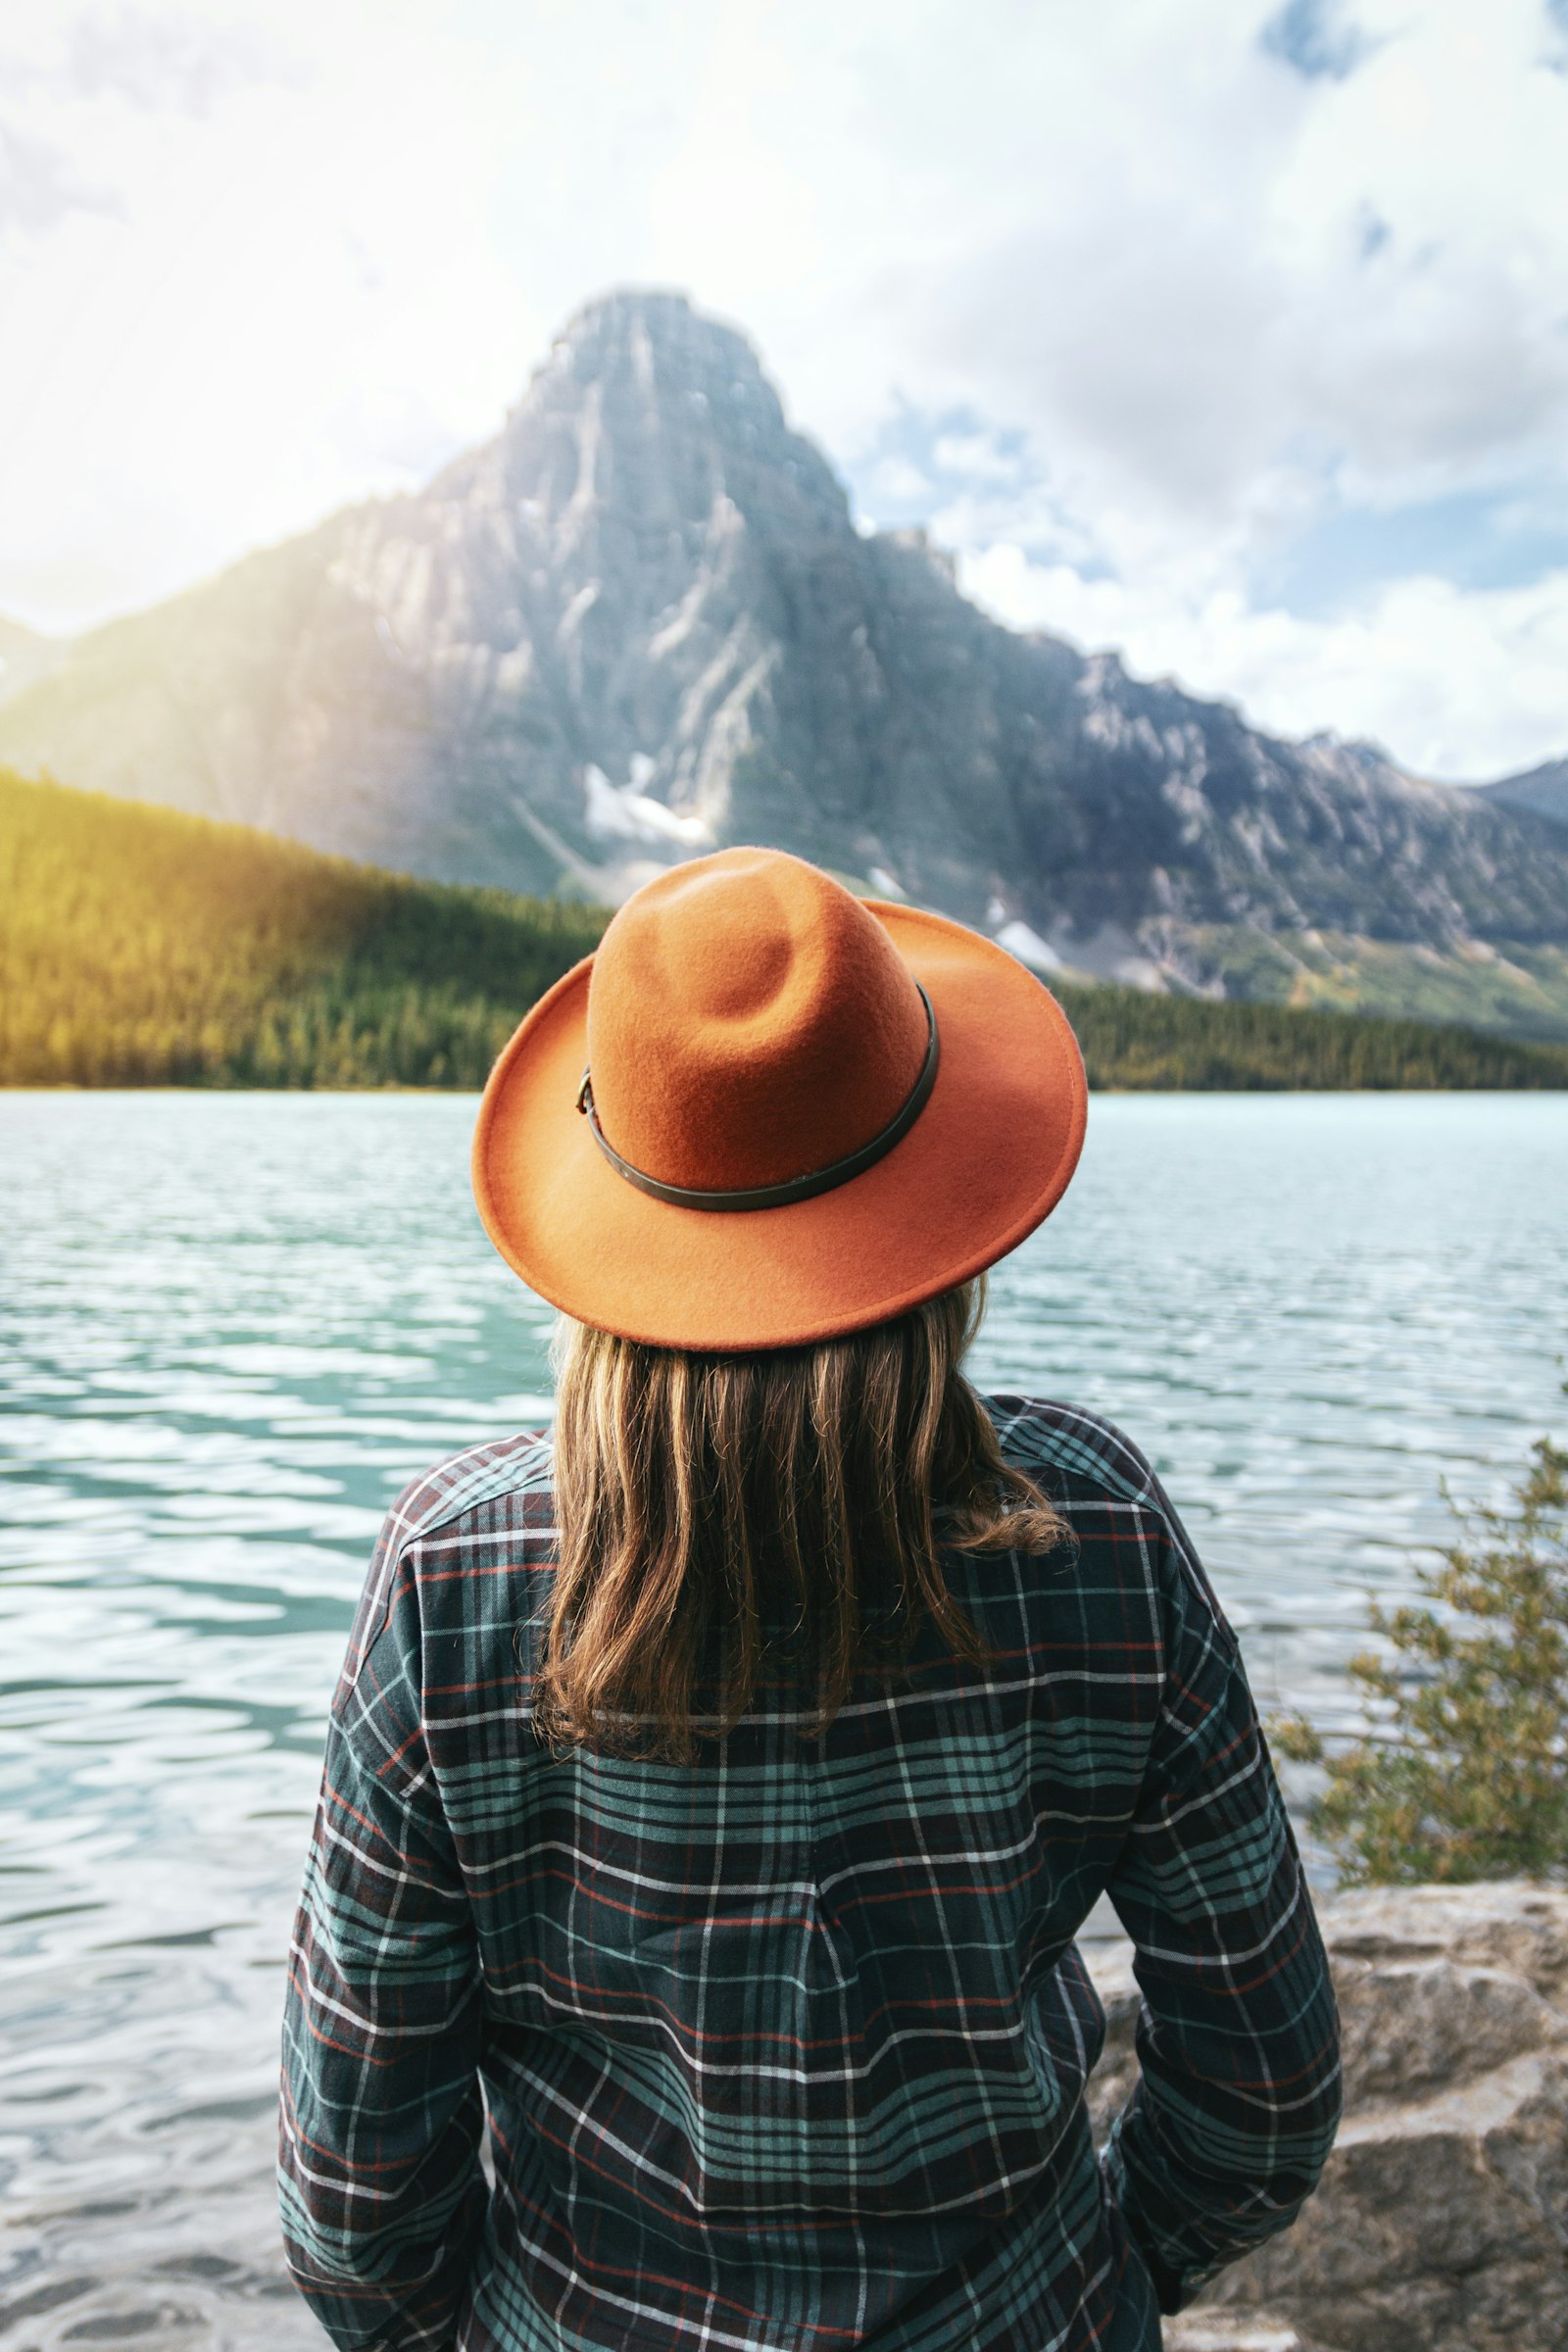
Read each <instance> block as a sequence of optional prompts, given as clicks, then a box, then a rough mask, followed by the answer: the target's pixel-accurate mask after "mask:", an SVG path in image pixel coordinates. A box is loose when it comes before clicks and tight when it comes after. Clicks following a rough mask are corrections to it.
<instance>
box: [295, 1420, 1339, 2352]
mask: <svg viewBox="0 0 1568 2352" xmlns="http://www.w3.org/2000/svg"><path fill="white" fill-rule="evenodd" d="M990 1410H991V1412H992V1414H993V1417H994V1419H995V1421H996V1424H997V1428H998V1431H999V1433H1000V1435H1001V1438H1002V1442H1003V1446H1004V1450H1005V1454H1006V1455H1007V1457H1008V1459H1009V1460H1011V1461H1013V1462H1015V1463H1016V1464H1017V1465H1018V1467H1019V1468H1020V1469H1023V1470H1025V1471H1027V1472H1028V1473H1029V1475H1030V1476H1031V1477H1033V1478H1035V1479H1036V1480H1037V1481H1038V1482H1039V1483H1040V1484H1041V1486H1042V1487H1043V1488H1044V1489H1045V1490H1046V1491H1047V1492H1048V1493H1049V1494H1050V1495H1051V1496H1052V1497H1053V1499H1054V1501H1055V1502H1056V1503H1057V1504H1058V1506H1059V1508H1060V1510H1061V1511H1062V1513H1063V1515H1064V1516H1065V1518H1066V1519H1067V1520H1068V1522H1069V1523H1070V1525H1071V1528H1072V1531H1073V1534H1074V1537H1075V1539H1076V1544H1075V1546H1064V1547H1063V1548H1061V1549H1060V1550H1058V1551H1056V1552H1054V1553H1050V1554H1047V1555H1044V1556H1040V1557H1029V1556H1024V1555H1020V1554H1005V1553H1002V1554H997V1553H993V1554H982V1555H965V1554H961V1553H953V1554H950V1555H949V1556H948V1559H947V1562H946V1566H947V1572H948V1574H949V1577H950V1581H951V1584H952V1588H953V1590H954V1592H955V1593H956V1596H957V1598H958V1599H959V1600H960V1601H961V1602H962V1604H963V1606H964V1607H965V1608H966V1609H967V1610H968V1612H969V1614H970V1616H971V1618H972V1620H973V1621H974V1622H975V1623H976V1625H977V1626H978V1627H979V1628H980V1630H981V1631H982V1632H983V1633H984V1635H985V1636H986V1637H987V1638H988V1640H989V1641H990V1642H991V1643H992V1644H993V1646H994V1651H995V1655H994V1658H993V1659H992V1661H991V1662H990V1663H989V1664H988V1665H987V1666H986V1667H985V1668H984V1669H983V1670H980V1669H976V1668H972V1667H960V1666H959V1665H958V1664H957V1663H956V1662H955V1661H952V1660H949V1659H947V1658H945V1657H944V1655H943V1653H942V1652H941V1650H940V1648H939V1647H937V1646H936V1645H935V1642H934V1637H932V1638H931V1640H930V1642H926V1641H925V1640H924V1639H923V1640H922V1644H921V1645H920V1646H917V1648H916V1651H915V1653H914V1661H913V1662H914V1665H915V1668H916V1671H915V1672H914V1673H912V1674H911V1675H910V1676H909V1677H908V1678H907V1679H905V1680H901V1681H899V1682H896V1683H894V1684H893V1685H891V1686H889V1685H886V1684H883V1683H880V1682H877V1681H874V1680H868V1681H867V1682H866V1683H864V1684H863V1685H862V1686H861V1687H859V1688H858V1689H857V1691H855V1692H854V1693H853V1695H852V1698H851V1700H850V1702H849V1703H848V1704H847V1705H846V1706H845V1707H844V1709H843V1711H842V1712H841V1713H840V1715H839V1716H838V1717H837V1719H836V1720H835V1722H834V1723H833V1724H832V1725H831V1727H830V1728H829V1729H828V1731H827V1732H826V1733H825V1735H823V1736H822V1737H820V1738H814V1739H809V1740H803V1738H802V1737H801V1734H800V1728H799V1727H800V1725H801V1722H802V1721H803V1714H802V1707H803V1703H804V1694H803V1693H801V1692H800V1691H798V1690H797V1691H792V1690H791V1689H790V1688H789V1687H788V1685H787V1683H764V1685H763V1687H762V1688H761V1689H760V1691H759V1693H758V1697H757V1699H756V1701H755V1703H754V1705H753V1707H752V1708H751V1709H750V1710H749V1712H748V1714H747V1715H746V1716H745V1717H744V1718H743V1720H742V1721H741V1723H740V1724H739V1725H738V1726H737V1728H736V1729H735V1730H734V1731H733V1732H732V1733H731V1734H730V1735H729V1736H728V1738H727V1739H726V1740H723V1741H722V1743H720V1744H717V1745H713V1744H709V1745H708V1746H706V1747H705V1749H704V1751H703V1753H702V1756H701V1759H700V1760H699V1761H698V1762H697V1763H696V1764H694V1765H692V1766H690V1767H679V1766H674V1765H669V1764H662V1763H654V1762H649V1761H638V1760H626V1759H623V1758H616V1757H610V1756H602V1755H598V1754H595V1753H592V1752H588V1751H581V1750H579V1751H576V1752H573V1753H570V1754H567V1755H564V1756H562V1757H559V1758H558V1757H553V1756H552V1755H551V1753H550V1752H549V1750H548V1748H547V1747H546V1746H544V1745H543V1744H542V1743H541V1741H540V1740H538V1738H537V1737H536V1735H535V1732H534V1730H533V1726H532V1721H531V1714H530V1705H529V1699H530V1690H531V1679H530V1668H531V1661H532V1654H533V1652H532V1642H533V1640H534V1630H533V1629H534V1626H535V1623H536V1621H537V1619H538V1616H539V1613H540V1610H541V1607H542V1605H543V1604H544V1603H545V1602H546V1600H547V1597H548V1590H549V1580H550V1575H551V1563H552V1558H553V1553H554V1546H555V1541H556V1538H555V1528H554V1498H553V1495H552V1492H551V1454H550V1446H549V1441H548V1439H547V1438H544V1437H540V1436H525V1437H520V1438H516V1439H514V1440H511V1441H509V1442H507V1443H504V1444H500V1445H493V1446H480V1447H478V1448H476V1449H475V1450H473V1451H471V1452H468V1453H464V1454H460V1455H459V1456H458V1457H457V1458H456V1459H455V1460H453V1461H450V1462H447V1463H445V1464H443V1465H442V1466H441V1467H440V1468H439V1469H437V1470H435V1471H433V1472H432V1473H431V1474H430V1475H429V1476H428V1477H427V1478H424V1479H421V1480H419V1481H417V1483H416V1484H415V1485H414V1486H412V1487H411V1488H410V1489H409V1490H408V1492H407V1493H406V1494H405V1495H403V1496H402V1498H401V1499H400V1500H399V1502H398V1503H397V1505H396V1506H395V1508H394V1509H393V1511H392V1512H391V1514H390V1516H389V1517H388V1519H387V1522H386V1526H385V1529H384V1531H383V1533H382V1537H381V1540H380V1543H379V1545H378V1546H377V1549H376V1553H375V1557H374V1560H373V1563H372V1565H371V1569H370V1573H369V1577H368V1583H367V1586H366V1590H365V1594H364V1598H363V1600H362V1602H361V1605H360V1609H359V1614H358V1618H357V1621H356V1624H355V1627H354V1630H353V1633H352V1636H351V1638H350V1642H349V1650H348V1657H347V1661H346V1664H345V1666H344V1670H343V1675H342V1679H341V1681H340V1683H339V1686H338V1689H337V1693H336V1697H335V1700H334V1703H333V1706H332V1712H331V1724H330V1731H329V1736H328V1742H327V1751H326V1764H325V1773H324V1778H323V1784H322V1790H321V1799H320V1805H319V1812H318V1814H317V1820H316V1829H315V1838H314V1844H313V1849H312V1852H311V1856H310V1861H309V1867H308V1872H307V1877H306V1882H305V1890H304V1896H303V1901H302V1906H301V1909H300V1913H299V1918H298V1924H297V1928H296V1932H295V1937H294V1944H293V1952H292V1965H291V1974H290V1981H289V1988H288V1996H287V2015H286V2022H285V2032H284V2083H283V2109H282V2139H281V2168H280V2175H281V2199H282V2213H283V2225H284V2235H285V2239H286V2243H287V2249H288V2258H289V2263H290V2267H291V2269H292V2272H293V2275H294V2277H295V2278H296V2280H297V2282H298V2284H299V2285H300V2287H301V2288H302V2290H303V2292H304V2293H305V2295H306V2296H307V2297H308V2298H309V2300H310V2302H311V2303H312V2305H313V2306H314V2308H315V2310H316V2311H317V2313H318V2315H319V2318H320V2320H321V2322H322V2324H323V2326H324V2327H326V2329H327V2331H328V2333H329V2334H330V2335H331V2336H332V2338H333V2339H334V2341H335V2342H336V2343H337V2344H338V2345H340V2346H342V2347H344V2348H345V2352H347V2348H348V2347H351V2346H352V2347H360V2346H372V2345H373V2346H382V2347H387V2348H389V2352H414V2347H432V2348H433V2347H461V2352H492V2348H493V2352H501V2348H502V2347H506V2348H507V2352H565V2348H566V2347H571V2348H572V2352H579V2348H580V2352H587V2348H588V2347H606V2346H614V2347H617V2348H619V2347H627V2346H636V2347H640V2348H641V2347H646V2348H648V2352H674V2348H675V2347H677V2346H681V2347H687V2346H691V2345H701V2346H704V2347H714V2348H718V2347H725V2348H731V2347H732V2348H734V2352H742V2348H744V2352H756V2348H760V2347H764V2346H765V2347H785V2346H788V2347H791V2352H797V2348H803V2347H818V2348H821V2352H828V2348H829V2347H831V2348H834V2352H839V2348H842V2352H853V2348H854V2347H856V2346H858V2345H861V2344H866V2345H875V2346H877V2347H878V2348H879V2352H953V2348H954V2347H955V2346H956V2345H960V2344H961V2345H964V2346H973V2347H977V2348H978V2347H982V2346H984V2347H1008V2348H1009V2352H1052V2348H1054V2352H1087V2348H1088V2347H1090V2346H1103V2347H1108V2346H1110V2345H1112V2344H1114V2343H1116V2342H1118V2341H1120V2340H1124V2339H1123V2338H1122V2337H1121V2336H1120V2335H1118V2332H1117V2330H1118V2327H1125V2326H1126V2318H1125V2315H1126V2313H1127V2312H1128V2311H1129V2310H1130V2309H1132V2308H1133V2307H1134V2305H1135V2304H1137V2305H1139V2306H1140V2307H1143V2308H1147V2306H1148V2301H1149V2297H1150V2287H1151V2281H1152V2286H1153V2289H1154V2291H1155V2292H1156V2293H1157V2297H1158V2301H1159V2303H1160V2306H1161V2307H1162V2308H1163V2309H1165V2310H1167V2311H1170V2310H1175V2309H1178V2308H1179V2307H1180V2306H1181V2305H1182V2304H1183V2303H1184V2302H1185V2301H1187V2300H1188V2299H1189V2298H1190V2297H1191V2296H1192V2295H1193V2294H1194V2293H1195V2292H1196V2291H1197V2289H1198V2287H1199V2286H1200V2285H1201V2283H1202V2282H1203V2281H1204V2280H1205V2279H1207V2278H1210V2277H1211V2276H1212V2275H1213V2274H1214V2272H1216V2271H1217V2270H1218V2269H1219V2268H1220V2267H1221V2266H1222V2265H1223V2264H1224V2263H1226V2262H1228V2261H1230V2260H1232V2259H1233V2258H1234V2257H1235V2256H1237V2255H1238V2254H1240V2253H1242V2252H1243V2251H1245V2250H1246V2249H1247V2248H1248V2247H1250V2246H1253V2245H1256V2244H1257V2243H1259V2242H1260V2241H1261V2240H1262V2239H1264V2238H1266V2237H1268V2236H1270V2235H1271V2234H1272V2233H1273V2232H1274V2231H1275V2230H1278V2229H1283V2228H1285V2227H1286V2225H1287V2224H1288V2223H1289V2222H1290V2221H1291V2220H1292V2218H1293V2217H1294V2215H1295V2214H1296V2212H1297V2210H1298V2209H1299V2205H1300V2204H1301V2201H1302V2199H1303V2198H1304V2197H1305V2196H1306V2195H1307V2194H1308V2192H1309V2191H1310V2190H1311V2188H1312V2186H1313V2183H1314V2181H1315V2180H1316V2179H1317V2177H1318V2174H1319V2172H1320V2170H1321V2167H1322V2164H1323V2161H1324V2158H1325V2156H1326V2154H1327V2152H1328V2148H1329V2145H1330V2142H1331V2140H1332V2137H1333V2133H1334V2129H1335V2124H1336V2121H1337V2117H1338V2110H1339V2068H1338V2026H1337V2020H1336V2015H1335V2007H1334V1999H1333V1993H1332V1990H1331V1986H1330V1982H1329V1976H1328V1971H1327V1967H1326V1963H1325V1960H1324V1955H1323V1950H1322V1946H1321V1943H1320V1941H1319V1938H1318V1934H1317V1929H1316V1924H1315V1922H1314V1919H1313V1915H1312V1909H1311V1905H1310V1902H1309V1899H1308V1896H1307V1892H1306V1888H1305V1886H1304V1884H1303V1880H1302V1876H1301V1872H1300V1869H1299V1862H1298V1858H1297V1853H1296V1848H1295V1844H1294V1841H1293V1838H1292V1836H1291V1832H1290V1828H1289V1826H1288V1824H1287V1821H1286V1818H1285V1814H1284V1811H1283V1808H1282V1805H1281V1802H1280V1797H1279V1793H1278V1789H1277V1788H1276V1784H1275V1780H1274V1775H1273V1772H1272V1770H1271V1767H1270V1764H1269V1760H1268V1756H1267V1752H1266V1750H1265V1747H1264V1744H1263V1740H1262V1737H1261V1735H1260V1732H1259V1729H1258V1725H1257V1719H1256V1715H1255V1712H1254V1709H1253V1705H1252V1701H1251V1698H1250V1693H1249V1691H1248V1687H1247V1682H1246V1679H1245V1676H1244V1674H1243V1670H1242V1665H1241V1660H1240V1656H1239V1654H1238V1650H1237V1645H1236V1642H1235V1638H1234V1636H1233V1635H1232V1633H1231V1631H1230V1629H1229V1627H1228V1626H1227V1625H1226V1623H1225V1620H1224V1618H1223V1616H1222V1614H1221V1612H1220V1610H1219V1607H1218V1605H1217V1603H1216V1601H1215V1599H1214V1596H1213V1593H1211V1591H1210V1589H1209V1587H1208V1584H1207V1582H1206V1580H1205V1578H1204V1576H1203V1573H1202V1570H1201V1567H1200V1566H1199V1564H1198V1561H1197V1559H1196V1557H1195V1555H1194V1553H1193V1550H1192V1547H1191V1545H1190V1544H1189V1543H1188V1541H1187V1538H1186V1536H1185V1535H1184V1533H1183V1531H1182V1528H1181V1525H1180V1523H1179V1522H1178V1520H1177V1519H1176V1517H1175V1514H1174V1513H1173V1511H1172V1510H1171V1508H1170V1505H1169V1503H1168V1502H1167V1501H1166V1499H1165V1497H1164V1495H1163V1494H1162V1493H1161V1491H1160V1488H1159V1486H1158V1484H1157V1482H1156V1481H1155V1479H1154V1477H1153V1475H1152V1472H1151V1470H1150V1468H1149V1466H1148V1464H1147V1463H1146V1462H1145V1461H1144V1459H1143V1457H1142V1456H1141V1455H1140V1454H1139V1453H1138V1452H1137V1450H1136V1449H1135V1448H1134V1447H1133V1446H1131V1445H1129V1444H1128V1442H1127V1441H1126V1439H1124V1438H1123V1437H1121V1436H1120V1435H1119V1434H1118V1433H1117V1432H1116V1431H1115V1430H1113V1429H1111V1428H1110V1427H1108V1426H1107V1425H1106V1424H1105V1423H1104V1422H1103V1421H1099V1420H1096V1419H1094V1418H1092V1417H1091V1416H1090V1415H1088V1414H1085V1413H1080V1412H1075V1411H1072V1410H1070V1409H1068V1408H1066V1407H1064V1406H1061V1405H1056V1404H1046V1403H1033V1402H1025V1401H1023V1400H1021V1399H1018V1398H1011V1397H1003V1398H998V1399H993V1400H991V1402H990ZM927 1633H928V1634H929V1629H927ZM1103 1890H1104V1891H1107V1892H1108V1893H1109V1896H1110V1899H1111V1901H1112V1903H1113V1904H1114V1906H1115V1908H1116V1910H1117V1912H1118V1913H1119V1915H1120V1917H1121V1920H1122V1923H1123V1925H1124V1926H1125V1927H1126V1929H1127V1931H1128V1933H1129V1935H1130V1936H1132V1937H1133V1939H1134V1942H1135V1945H1136V1947H1137V1962H1136V1966H1137V1973H1138V1980H1139V1984H1140V1986H1141V1989H1142V1995H1143V2011H1142V2023H1141V2027H1140V2031H1139V2053H1140V2058H1141V2067H1142V2072H1141V2080H1140V2082H1139V2085H1138V2088H1137V2090H1136V2092H1135V2094H1134V2096H1133V2098H1132V2100H1131V2101H1130V2103H1129V2105H1128V2106H1127V2108H1126V2110H1125V2112H1124V2113H1123V2114H1122V2115H1121V2117H1120V2118H1119V2120H1118V2122H1117V2124H1116V2126H1115V2128H1114V2130H1113V2131H1112V2134H1111V2137H1110V2141H1109V2144H1108V2146H1107V2148H1106V2150H1105V2152H1104V2154H1103V2158H1097V2156H1096V2152H1095V2149H1094V2146H1093V2144H1092V2141H1091V2137H1090V2132H1089V2127H1088V2123H1087V2120H1086V2115H1085V2108H1084V2102H1083V2097H1082V2091H1083V2085H1084V2082H1085V2079H1086V2077H1087V2076H1088V2074H1089V2072H1090V2070H1091V2068H1092V2067H1093V2065H1094V2063H1095V2060H1096V2058H1097V2056H1098V2054H1099V2051H1100V2047H1101V2043H1102V2038H1103V2013H1102V2011H1101V2009H1100V2005H1099V2003H1098V2001H1097V1999H1096V1997H1095V1994H1094V1991H1093V1988H1092V1987H1091V1985H1090V1984H1089V1981H1088V1979H1087V1977H1086V1975H1085V1972H1084V1969H1083V1966H1082V1963H1081V1961H1080V1958H1079V1956H1078V1953H1077V1950H1076V1948H1075V1946H1074V1943H1073V1936H1074V1935H1075V1933H1076V1932H1077V1930H1078V1929H1079V1928H1080V1927H1081V1925H1082V1923H1083V1920H1084V1918H1085V1916H1086V1914H1087V1913H1088V1911H1089V1909H1090V1907H1091V1905H1092V1904H1093V1903H1094V1902H1095V1900H1096V1898H1097V1897H1098V1896H1099V1895H1100V1894H1101V1892H1102V1891H1103ZM487 2110H488V2119H489V2133H490V2151H491V2156H492V2159H493V2172H494V2185H493V2186H491V2185H490V2184H489V2183H488V2182H487V2179H486V2174H485V2170H484V2169H483V2166H482V2163H481V2141H482V2138H483V2135H484V2127H485V2120H486V2111H487ZM1118 2314H1120V2315H1121V2318H1120V2320H1119V2321H1118V2317H1117V2315H1118Z"/></svg>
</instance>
